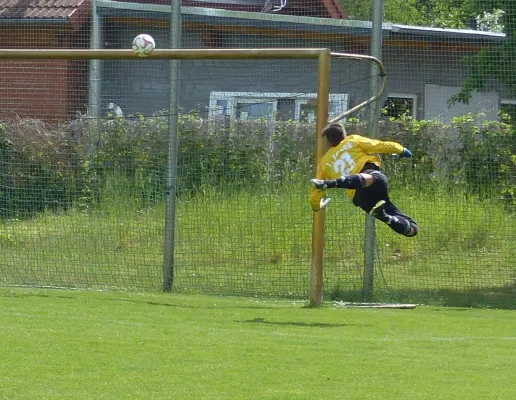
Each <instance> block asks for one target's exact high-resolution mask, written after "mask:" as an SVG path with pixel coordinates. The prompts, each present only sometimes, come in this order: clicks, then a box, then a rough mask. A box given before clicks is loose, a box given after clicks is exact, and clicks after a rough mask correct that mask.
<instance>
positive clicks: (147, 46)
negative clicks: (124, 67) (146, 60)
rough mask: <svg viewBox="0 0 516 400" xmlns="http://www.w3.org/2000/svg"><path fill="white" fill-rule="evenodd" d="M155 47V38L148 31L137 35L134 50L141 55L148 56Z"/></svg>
mask: <svg viewBox="0 0 516 400" xmlns="http://www.w3.org/2000/svg"><path fill="white" fill-rule="evenodd" d="M155 47H156V43H155V42H154V38H153V37H152V36H151V35H147V34H146V33H142V34H140V35H138V36H136V37H135V38H134V40H133V51H134V52H135V53H136V54H138V55H139V56H140V57H147V56H148V55H149V54H150V53H152V50H154V48H155Z"/></svg>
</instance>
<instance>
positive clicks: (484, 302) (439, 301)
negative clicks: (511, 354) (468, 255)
mask: <svg viewBox="0 0 516 400" xmlns="http://www.w3.org/2000/svg"><path fill="white" fill-rule="evenodd" d="M329 300H333V301H349V302H360V301H363V297H362V293H361V292H360V291H347V292H346V291H345V290H343V289H340V288H336V289H334V290H333V291H331V292H330V293H329ZM374 301H375V302H382V303H416V304H423V305H432V306H442V307H468V308H496V309H509V310H515V309H516V283H515V284H513V285H507V286H501V287H485V288H473V289H469V290H452V289H436V290H424V289H421V290H417V289H415V290H392V289H391V290H384V291H382V293H375V299H374Z"/></svg>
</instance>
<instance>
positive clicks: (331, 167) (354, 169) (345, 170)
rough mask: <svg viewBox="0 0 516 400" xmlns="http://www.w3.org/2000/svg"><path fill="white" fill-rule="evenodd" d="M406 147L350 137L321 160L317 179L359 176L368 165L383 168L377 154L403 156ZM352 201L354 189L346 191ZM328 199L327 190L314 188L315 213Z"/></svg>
mask: <svg viewBox="0 0 516 400" xmlns="http://www.w3.org/2000/svg"><path fill="white" fill-rule="evenodd" d="M403 149H404V147H403V146H402V145H400V144H399V143H396V142H382V141H380V140H375V139H369V138H367V137H364V136H360V135H350V136H347V137H345V138H344V140H343V141H342V142H340V143H339V144H338V145H337V146H335V147H331V148H330V149H329V150H328V151H327V152H326V154H324V156H323V157H322V158H321V161H320V162H319V165H318V167H317V179H325V180H330V179H337V178H340V177H341V176H345V175H353V174H358V173H359V172H360V171H362V169H363V168H364V166H365V164H366V163H374V164H376V165H377V166H378V167H381V161H380V158H379V157H378V156H376V155H375V153H387V154H401V153H403ZM346 190H347V194H348V196H349V197H350V198H351V199H352V198H353V196H354V195H355V190H354V189H346ZM324 197H326V191H325V190H318V189H315V188H312V192H311V195H310V205H311V206H312V209H313V210H314V211H319V210H320V209H321V206H320V202H321V199H322V198H324Z"/></svg>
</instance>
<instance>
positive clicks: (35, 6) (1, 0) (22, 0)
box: [0, 0, 89, 20]
mask: <svg viewBox="0 0 516 400" xmlns="http://www.w3.org/2000/svg"><path fill="white" fill-rule="evenodd" d="M85 3H88V4H89V1H87V0H0V18H2V19H4V18H5V19H7V18H8V19H36V20H38V19H40V20H46V19H65V20H67V19H70V18H72V17H73V16H74V14H75V13H77V11H78V10H79V9H80V8H81V7H82V6H83V5H84V4H85Z"/></svg>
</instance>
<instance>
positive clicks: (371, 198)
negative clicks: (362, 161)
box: [353, 163, 390, 213]
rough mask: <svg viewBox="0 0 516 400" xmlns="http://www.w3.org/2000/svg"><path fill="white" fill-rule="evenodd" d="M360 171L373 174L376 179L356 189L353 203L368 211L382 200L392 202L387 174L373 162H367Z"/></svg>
mask: <svg viewBox="0 0 516 400" xmlns="http://www.w3.org/2000/svg"><path fill="white" fill-rule="evenodd" d="M360 172H361V173H364V174H370V175H373V176H374V177H375V180H374V182H373V184H372V185H371V186H368V187H365V188H360V189H356V190H355V196H354V197H353V204H354V205H355V206H357V207H360V208H361V209H362V210H364V211H365V212H367V213H368V212H369V211H371V209H372V208H373V207H374V205H375V204H376V203H378V202H379V201H380V200H385V201H386V202H390V200H389V194H388V187H389V180H388V179H387V176H386V175H385V174H384V173H383V172H381V171H380V169H379V168H378V167H377V166H376V165H375V164H372V163H368V164H366V165H365V167H364V168H363V169H362V171H360Z"/></svg>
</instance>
